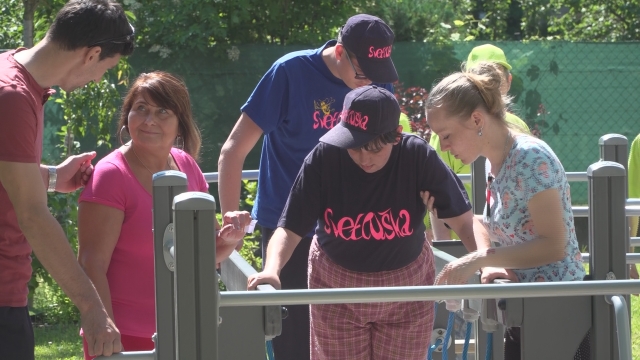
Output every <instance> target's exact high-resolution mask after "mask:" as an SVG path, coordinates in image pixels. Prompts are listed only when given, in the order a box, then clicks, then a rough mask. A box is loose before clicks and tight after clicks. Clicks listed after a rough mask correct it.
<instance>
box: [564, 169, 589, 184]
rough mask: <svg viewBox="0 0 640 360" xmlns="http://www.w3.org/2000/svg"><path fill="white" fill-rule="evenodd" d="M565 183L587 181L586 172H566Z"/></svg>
mask: <svg viewBox="0 0 640 360" xmlns="http://www.w3.org/2000/svg"><path fill="white" fill-rule="evenodd" d="M566 175H567V181H572V182H573V181H587V180H588V178H587V172H586V171H581V172H567V173H566Z"/></svg>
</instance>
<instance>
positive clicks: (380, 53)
mask: <svg viewBox="0 0 640 360" xmlns="http://www.w3.org/2000/svg"><path fill="white" fill-rule="evenodd" d="M390 56H391V45H389V46H385V47H383V48H379V49H376V48H375V47H373V46H371V47H369V57H370V58H376V59H386V58H388V57H390Z"/></svg>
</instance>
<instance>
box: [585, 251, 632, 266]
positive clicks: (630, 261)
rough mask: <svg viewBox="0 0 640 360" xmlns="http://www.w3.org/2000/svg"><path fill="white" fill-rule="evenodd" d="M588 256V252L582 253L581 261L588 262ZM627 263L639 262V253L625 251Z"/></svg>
mask: <svg viewBox="0 0 640 360" xmlns="http://www.w3.org/2000/svg"><path fill="white" fill-rule="evenodd" d="M590 257H591V255H590V254H589V253H582V262H585V263H586V262H589V258H590ZM627 264H640V253H638V254H635V253H627Z"/></svg>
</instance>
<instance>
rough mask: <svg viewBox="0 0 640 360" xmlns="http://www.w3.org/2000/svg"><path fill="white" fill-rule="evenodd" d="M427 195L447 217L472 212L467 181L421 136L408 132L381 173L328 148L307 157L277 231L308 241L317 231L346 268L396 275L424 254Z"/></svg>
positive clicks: (321, 145) (324, 146)
mask: <svg viewBox="0 0 640 360" xmlns="http://www.w3.org/2000/svg"><path fill="white" fill-rule="evenodd" d="M423 190H428V191H429V192H430V193H431V195H432V196H434V197H435V205H434V206H435V208H436V209H437V210H438V216H439V217H440V218H442V219H446V218H451V217H456V216H459V215H462V214H464V213H465V212H467V211H469V210H470V209H471V205H470V203H469V200H468V197H467V194H466V192H465V191H464V187H463V185H462V183H461V181H460V179H459V178H458V177H457V176H456V175H455V174H454V173H453V172H452V171H451V169H449V167H447V166H446V165H445V164H444V163H443V162H442V160H441V159H440V158H439V157H438V154H437V153H436V152H435V150H433V148H432V147H431V146H429V144H428V143H427V142H426V141H424V140H423V139H422V138H419V137H417V136H415V135H410V134H403V136H402V139H401V141H400V142H399V143H398V144H396V145H394V146H393V149H392V151H391V155H390V157H389V161H388V162H387V164H386V165H385V166H384V167H383V168H382V169H380V170H378V171H376V172H375V173H366V172H365V171H364V170H362V169H361V168H360V167H359V166H358V165H357V164H356V163H355V162H354V161H353V160H352V159H351V157H350V156H349V154H348V152H347V150H344V149H340V148H338V147H335V146H332V145H328V144H325V143H322V142H321V143H319V144H318V145H317V146H316V147H315V148H314V149H313V150H312V151H311V153H309V155H308V156H307V157H306V159H305V161H304V163H303V165H302V168H301V169H300V172H299V173H298V176H297V178H296V180H295V182H294V184H293V187H292V189H291V193H290V194H289V198H288V199H287V204H286V206H285V208H284V211H283V213H282V216H281V217H280V221H279V222H278V226H279V227H284V228H286V229H289V230H291V231H293V232H294V233H296V234H298V235H300V236H302V237H304V236H305V235H306V234H308V233H309V231H310V230H312V229H313V227H314V226H316V231H315V234H316V236H317V237H318V243H319V244H320V246H321V247H322V249H323V250H324V251H325V252H326V254H327V255H328V256H329V258H331V260H333V261H334V262H335V263H336V264H338V265H340V266H342V267H344V268H346V269H349V270H352V271H359V272H378V271H387V270H395V269H399V268H401V267H403V266H406V265H408V264H409V263H411V262H412V261H413V260H415V259H416V258H417V257H418V255H419V254H420V252H421V250H422V245H423V243H424V241H425V236H424V231H425V226H424V222H423V218H424V216H425V213H426V208H425V206H424V204H423V203H422V199H421V198H420V191H423Z"/></svg>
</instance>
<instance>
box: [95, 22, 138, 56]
mask: <svg viewBox="0 0 640 360" xmlns="http://www.w3.org/2000/svg"><path fill="white" fill-rule="evenodd" d="M129 27H130V28H131V33H130V34H127V35H121V36H116V37H113V38H109V39H104V40H100V41H96V42H94V43H93V44H91V45H89V47H94V46H98V45H100V44H126V46H125V52H128V50H133V49H129V48H133V44H134V40H135V37H136V29H135V28H134V27H133V25H131V24H129Z"/></svg>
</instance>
